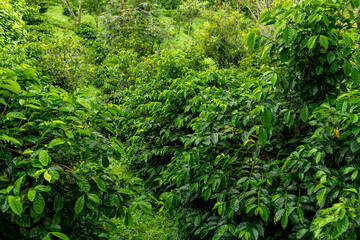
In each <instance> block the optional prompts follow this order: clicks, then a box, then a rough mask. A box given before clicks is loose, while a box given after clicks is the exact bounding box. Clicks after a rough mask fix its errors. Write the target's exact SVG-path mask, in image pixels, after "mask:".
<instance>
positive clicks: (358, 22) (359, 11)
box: [355, 7, 360, 48]
mask: <svg viewBox="0 0 360 240" xmlns="http://www.w3.org/2000/svg"><path fill="white" fill-rule="evenodd" d="M355 13H356V17H357V18H358V17H360V7H358V8H357V9H356V11H355ZM356 28H357V30H358V31H360V19H357V20H356ZM356 48H360V44H356Z"/></svg>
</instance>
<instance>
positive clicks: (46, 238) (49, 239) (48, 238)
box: [41, 234, 51, 240]
mask: <svg viewBox="0 0 360 240" xmlns="http://www.w3.org/2000/svg"><path fill="white" fill-rule="evenodd" d="M41 240H51V238H50V236H49V234H48V235H46V236H45V237H43V238H42V239H41Z"/></svg>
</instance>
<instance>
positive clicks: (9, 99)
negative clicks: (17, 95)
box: [0, 97, 10, 120]
mask: <svg viewBox="0 0 360 240" xmlns="http://www.w3.org/2000/svg"><path fill="white" fill-rule="evenodd" d="M9 102H10V97H9V98H8V100H7V103H6V105H5V108H4V111H3V112H2V114H1V117H0V120H1V119H2V117H3V115H4V113H5V112H6V108H7V106H8V105H9Z"/></svg>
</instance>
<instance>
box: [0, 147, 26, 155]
mask: <svg viewBox="0 0 360 240" xmlns="http://www.w3.org/2000/svg"><path fill="white" fill-rule="evenodd" d="M0 147H1V148H5V149H8V150H10V151H12V152H15V153H17V154H19V155H22V153H21V152H18V151H16V150H15V149H12V148H9V147H6V146H3V145H0Z"/></svg>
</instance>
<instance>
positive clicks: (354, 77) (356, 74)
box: [351, 67, 360, 84]
mask: <svg viewBox="0 0 360 240" xmlns="http://www.w3.org/2000/svg"><path fill="white" fill-rule="evenodd" d="M351 78H352V80H353V81H354V83H355V84H359V79H360V73H359V70H358V69H357V68H356V67H353V68H352V69H351Z"/></svg>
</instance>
